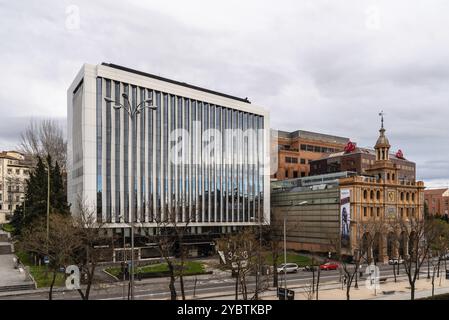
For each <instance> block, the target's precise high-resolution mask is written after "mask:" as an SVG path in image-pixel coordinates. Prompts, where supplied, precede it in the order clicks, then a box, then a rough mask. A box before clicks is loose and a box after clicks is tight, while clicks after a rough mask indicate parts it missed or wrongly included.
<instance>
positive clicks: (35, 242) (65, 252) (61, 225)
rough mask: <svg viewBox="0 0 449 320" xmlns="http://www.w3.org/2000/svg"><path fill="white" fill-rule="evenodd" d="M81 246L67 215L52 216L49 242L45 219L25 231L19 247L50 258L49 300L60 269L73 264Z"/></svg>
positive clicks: (37, 220)
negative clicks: (76, 252)
mask: <svg viewBox="0 0 449 320" xmlns="http://www.w3.org/2000/svg"><path fill="white" fill-rule="evenodd" d="M80 244H81V243H80V239H79V237H78V235H77V231H76V228H75V227H74V225H73V220H72V218H71V217H70V216H67V215H60V214H56V213H53V214H52V215H51V216H50V218H49V233H48V241H47V221H46V219H45V217H41V218H39V219H36V222H35V223H33V224H32V225H31V226H30V227H28V228H27V229H26V230H24V231H23V234H22V241H21V242H20V245H19V247H21V248H22V249H23V250H26V251H28V252H32V253H35V254H37V255H39V256H41V257H42V256H48V257H49V264H48V267H49V269H50V270H51V272H52V281H51V285H50V290H49V294H48V299H49V300H52V297H53V287H54V284H55V280H56V275H57V273H58V271H59V269H60V268H61V267H65V266H67V265H69V264H71V263H73V252H74V251H75V250H77V249H78V248H79V246H80Z"/></svg>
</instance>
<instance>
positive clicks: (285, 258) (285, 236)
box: [284, 201, 313, 300]
mask: <svg viewBox="0 0 449 320" xmlns="http://www.w3.org/2000/svg"><path fill="white" fill-rule="evenodd" d="M305 204H307V201H302V202H300V203H298V206H303V205H305ZM291 208H293V201H292V202H290V208H289V209H288V210H287V211H284V295H285V300H287V268H286V267H287V232H286V222H287V212H289V211H290V210H291ZM312 268H313V266H312Z"/></svg>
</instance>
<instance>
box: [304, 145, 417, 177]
mask: <svg viewBox="0 0 449 320" xmlns="http://www.w3.org/2000/svg"><path fill="white" fill-rule="evenodd" d="M351 144H352V143H349V145H348V146H346V147H345V150H342V151H339V152H333V153H330V154H326V155H324V156H323V157H321V158H320V159H318V160H313V161H311V162H310V175H319V174H327V173H333V172H341V171H353V172H357V173H358V174H361V175H365V174H368V171H367V170H369V168H370V167H371V166H372V165H373V164H374V163H375V161H376V151H375V150H374V149H370V148H360V147H357V146H356V145H355V144H352V145H351ZM389 160H390V161H391V162H392V163H393V164H394V165H395V166H396V167H397V169H398V178H399V180H415V179H416V164H415V163H414V162H413V161H410V160H407V159H406V158H405V157H404V155H403V154H402V151H398V152H395V153H390V154H389Z"/></svg>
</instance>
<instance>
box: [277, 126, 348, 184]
mask: <svg viewBox="0 0 449 320" xmlns="http://www.w3.org/2000/svg"><path fill="white" fill-rule="evenodd" d="M271 136H272V138H271V144H272V148H274V150H276V149H277V171H276V172H275V173H274V174H273V175H272V176H271V178H272V180H284V179H292V178H299V177H306V176H308V175H309V173H310V165H309V162H310V161H312V160H316V159H320V158H322V157H323V156H324V155H325V154H329V153H335V152H337V151H341V150H343V149H344V147H345V145H346V144H347V143H348V141H349V139H348V138H344V137H338V136H332V135H328V134H322V133H316V132H310V131H304V130H297V131H294V132H285V131H276V130H272V134H271Z"/></svg>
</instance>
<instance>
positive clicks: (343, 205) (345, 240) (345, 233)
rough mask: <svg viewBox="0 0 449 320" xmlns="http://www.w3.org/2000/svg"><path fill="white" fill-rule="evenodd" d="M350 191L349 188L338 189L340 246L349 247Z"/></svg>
mask: <svg viewBox="0 0 449 320" xmlns="http://www.w3.org/2000/svg"><path fill="white" fill-rule="evenodd" d="M350 197H351V191H350V190H349V189H341V190H340V235H341V246H342V247H349V245H350V235H351V231H350V230H351V229H350V226H351V202H350Z"/></svg>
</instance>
